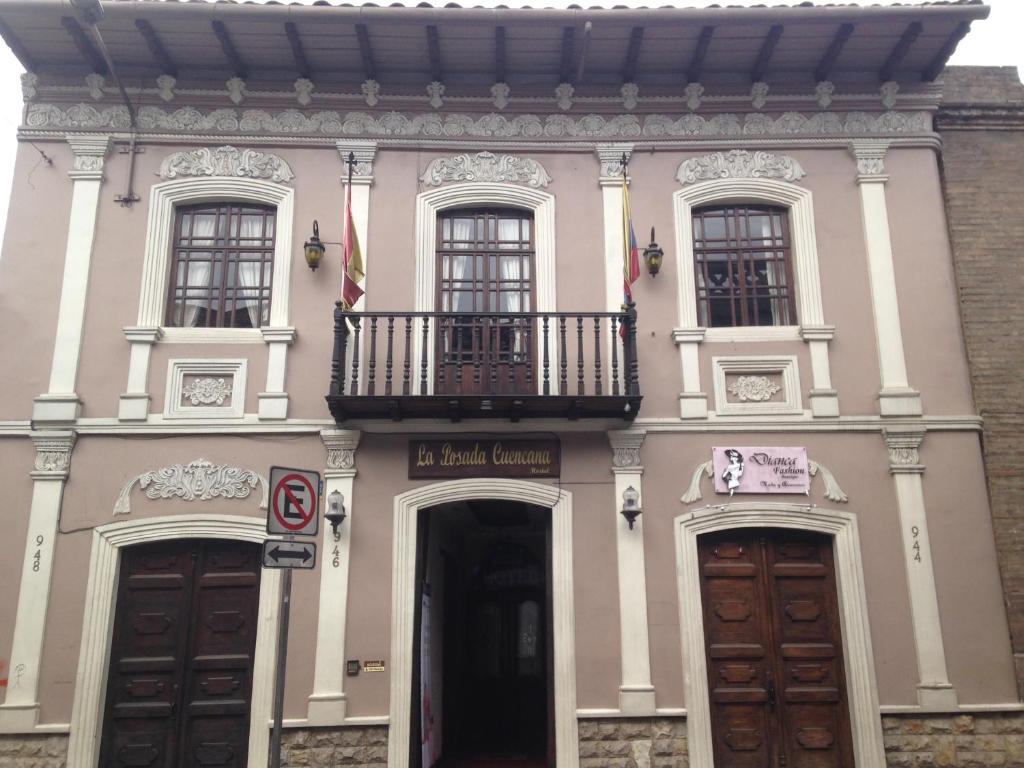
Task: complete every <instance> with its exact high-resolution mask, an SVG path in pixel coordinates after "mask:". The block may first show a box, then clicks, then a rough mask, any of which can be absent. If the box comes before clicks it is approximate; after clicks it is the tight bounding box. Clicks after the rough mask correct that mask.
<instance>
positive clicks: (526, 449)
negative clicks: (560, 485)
mask: <svg viewBox="0 0 1024 768" xmlns="http://www.w3.org/2000/svg"><path fill="white" fill-rule="evenodd" d="M560 470H561V450H560V445H559V442H558V441H557V440H518V439H514V438H513V439H507V440H412V441H410V442H409V478H410V479H419V478H423V479H435V478H453V477H558V474H559V472H560Z"/></svg>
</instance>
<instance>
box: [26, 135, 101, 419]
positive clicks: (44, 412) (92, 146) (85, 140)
mask: <svg viewBox="0 0 1024 768" xmlns="http://www.w3.org/2000/svg"><path fill="white" fill-rule="evenodd" d="M67 142H68V144H69V145H71V151H72V153H73V154H74V165H73V167H72V169H71V170H70V171H68V176H69V177H70V178H71V183H72V192H71V212H70V215H69V217H68V239H67V246H66V249H65V252H64V278H63V282H62V283H61V289H60V305H59V308H58V312H57V332H56V337H55V338H54V342H53V362H52V364H51V367H50V384H49V388H48V389H47V391H46V394H44V395H41V396H40V397H38V398H36V400H35V402H34V403H33V407H32V420H33V421H36V422H47V421H48V422H65V423H66V422H72V421H74V420H75V419H77V418H78V414H79V412H80V410H81V402H80V401H79V399H78V395H77V394H76V393H75V385H76V381H77V379H78V362H79V358H80V356H81V352H82V331H83V326H84V324H85V304H86V298H87V296H88V293H89V266H90V263H91V261H92V249H93V240H94V238H95V234H96V220H97V216H98V213H99V205H100V187H101V186H102V184H103V164H104V159H105V157H106V154H107V150H108V149H109V148H110V137H109V136H106V135H93V134H85V135H69V136H67Z"/></svg>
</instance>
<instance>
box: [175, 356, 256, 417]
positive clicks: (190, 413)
mask: <svg viewBox="0 0 1024 768" xmlns="http://www.w3.org/2000/svg"><path fill="white" fill-rule="evenodd" d="M248 367H249V360H248V359H247V358H238V359H230V360H228V359H218V360H211V359H205V358H184V359H183V358H172V359H171V360H169V361H168V362H167V387H166V389H165V392H164V418H165V419H224V418H235V419H240V418H242V417H243V416H245V384H246V374H247V372H248ZM186 376H206V377H210V378H216V377H220V378H230V379H231V405H188V406H185V405H182V404H181V400H182V394H183V390H184V387H185V377H186Z"/></svg>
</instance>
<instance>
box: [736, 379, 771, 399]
mask: <svg viewBox="0 0 1024 768" xmlns="http://www.w3.org/2000/svg"><path fill="white" fill-rule="evenodd" d="M781 389H782V387H780V386H779V385H778V384H776V383H775V382H774V381H772V380H771V379H769V378H768V377H767V376H739V377H737V378H736V380H735V381H734V382H733V383H732V384H730V385H729V391H730V392H732V394H733V395H735V396H736V398H738V399H739V400H741V401H743V402H748V401H753V402H765V401H766V400H771V399H772V396H774V395H775V393H776V392H778V391H779V390H781Z"/></svg>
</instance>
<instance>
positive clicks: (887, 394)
mask: <svg viewBox="0 0 1024 768" xmlns="http://www.w3.org/2000/svg"><path fill="white" fill-rule="evenodd" d="M888 148H889V143H888V142H886V141H868V140H864V141H859V140H858V141H854V142H853V156H854V158H855V159H856V160H857V184H858V186H859V187H860V206H861V215H862V217H863V222H864V245H865V249H866V251H867V257H868V277H869V278H870V283H871V308H872V311H873V313H874V319H875V339H876V343H877V347H878V367H879V370H880V372H881V378H882V382H881V384H882V386H881V389H880V391H879V393H878V400H879V403H878V404H879V411H880V413H881V414H882V416H920V415H921V396H920V394H919V393H918V392H917V391H916V390H914V389H912V388H911V387H910V384H909V383H908V381H907V364H906V360H905V358H904V355H903V333H902V331H901V330H900V310H899V302H898V300H897V295H896V272H895V269H894V268H893V254H892V240H891V237H890V234H889V214H888V210H887V208H886V202H885V183H886V182H887V181H888V180H889V177H888V176H886V175H885V174H884V173H883V171H884V169H885V166H884V160H885V153H886V151H887V150H888Z"/></svg>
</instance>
